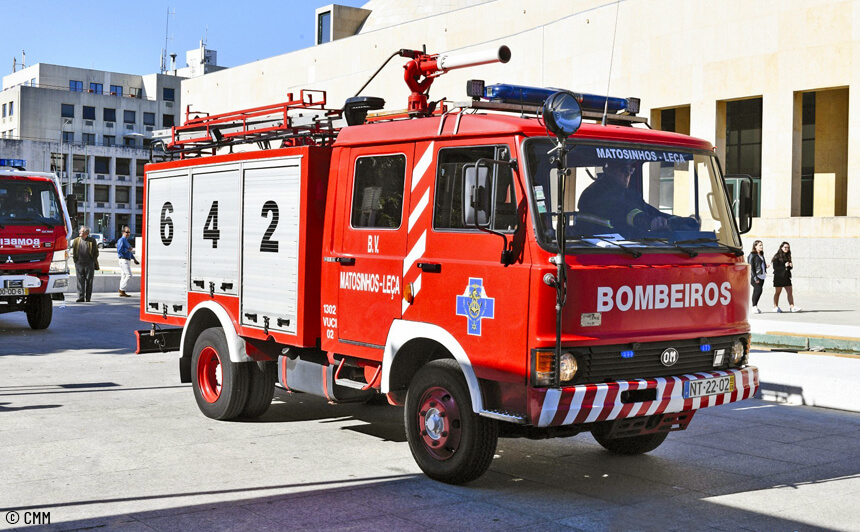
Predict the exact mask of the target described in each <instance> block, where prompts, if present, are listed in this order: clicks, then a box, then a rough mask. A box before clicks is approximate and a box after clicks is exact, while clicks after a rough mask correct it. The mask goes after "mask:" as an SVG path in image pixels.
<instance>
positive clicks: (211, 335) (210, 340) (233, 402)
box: [191, 327, 249, 421]
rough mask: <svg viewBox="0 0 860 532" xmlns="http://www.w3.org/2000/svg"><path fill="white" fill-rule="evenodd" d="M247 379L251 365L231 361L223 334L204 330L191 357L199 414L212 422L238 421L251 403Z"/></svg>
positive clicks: (220, 331)
mask: <svg viewBox="0 0 860 532" xmlns="http://www.w3.org/2000/svg"><path fill="white" fill-rule="evenodd" d="M248 380H249V376H248V364H236V363H235V362H231V361H230V352H229V349H228V348H227V339H226V338H225V337H224V331H223V330H221V328H220V327H211V328H209V329H206V330H205V331H203V333H202V334H201V335H200V336H199V337H198V338H197V341H196V342H195V343H194V355H193V356H192V358H191V384H192V387H193V388H194V398H195V399H196V400H197V406H198V407H199V408H200V411H201V412H203V414H204V415H205V416H206V417H210V418H212V419H218V420H222V421H226V420H230V419H235V418H236V417H238V416H239V414H240V412H242V409H243V408H244V407H245V404H246V403H247V402H248Z"/></svg>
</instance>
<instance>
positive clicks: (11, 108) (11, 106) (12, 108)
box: [9, 102, 15, 116]
mask: <svg viewBox="0 0 860 532" xmlns="http://www.w3.org/2000/svg"><path fill="white" fill-rule="evenodd" d="M14 114H15V102H9V116H12V115H14Z"/></svg>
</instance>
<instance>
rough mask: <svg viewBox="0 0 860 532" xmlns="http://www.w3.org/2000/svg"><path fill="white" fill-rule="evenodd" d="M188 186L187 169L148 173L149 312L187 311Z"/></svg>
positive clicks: (147, 287) (147, 298) (147, 282)
mask: <svg viewBox="0 0 860 532" xmlns="http://www.w3.org/2000/svg"><path fill="white" fill-rule="evenodd" d="M188 185H189V179H188V170H165V171H164V172H150V173H149V174H147V185H146V186H147V204H146V242H145V247H146V253H145V260H146V311H147V312H152V313H158V314H163V313H164V312H165V310H166V311H167V315H168V316H185V315H187V314H188V301H187V299H188V298H187V290H188V192H189V186H188Z"/></svg>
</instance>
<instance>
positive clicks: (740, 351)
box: [732, 340, 744, 364]
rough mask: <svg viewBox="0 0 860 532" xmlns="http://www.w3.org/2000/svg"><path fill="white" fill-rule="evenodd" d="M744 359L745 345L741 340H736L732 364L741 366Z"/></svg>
mask: <svg viewBox="0 0 860 532" xmlns="http://www.w3.org/2000/svg"><path fill="white" fill-rule="evenodd" d="M743 357H744V343H743V342H741V341H740V340H735V341H734V343H732V364H739V363H740V361H741V359H742V358H743Z"/></svg>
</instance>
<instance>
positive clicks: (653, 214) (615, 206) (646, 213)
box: [578, 161, 670, 234]
mask: <svg viewBox="0 0 860 532" xmlns="http://www.w3.org/2000/svg"><path fill="white" fill-rule="evenodd" d="M635 171H636V164H635V163H629V162H620V161H617V162H616V161H613V162H609V163H606V164H605V165H604V166H603V175H602V176H601V177H600V178H599V179H598V180H597V181H595V182H594V183H592V184H591V185H589V186H588V188H586V189H585V190H583V191H582V196H580V198H579V204H578V206H579V211H580V212H581V213H583V214H587V215H590V216H591V217H596V218H599V219H602V220H604V225H606V227H607V228H611V229H612V230H614V231H617V232H620V233H622V234H623V233H627V232H628V231H629V230H631V229H633V230H635V231H638V232H648V231H668V230H669V218H670V216H669V215H667V214H665V213H662V212H660V211H659V210H658V209H657V208H655V207H653V206H651V205H649V204H648V202H646V201H645V200H644V199H642V196H640V195H639V193H638V192H636V191H635V190H631V189H630V188H629V186H630V177H631V176H632V175H633V172H635Z"/></svg>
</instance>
